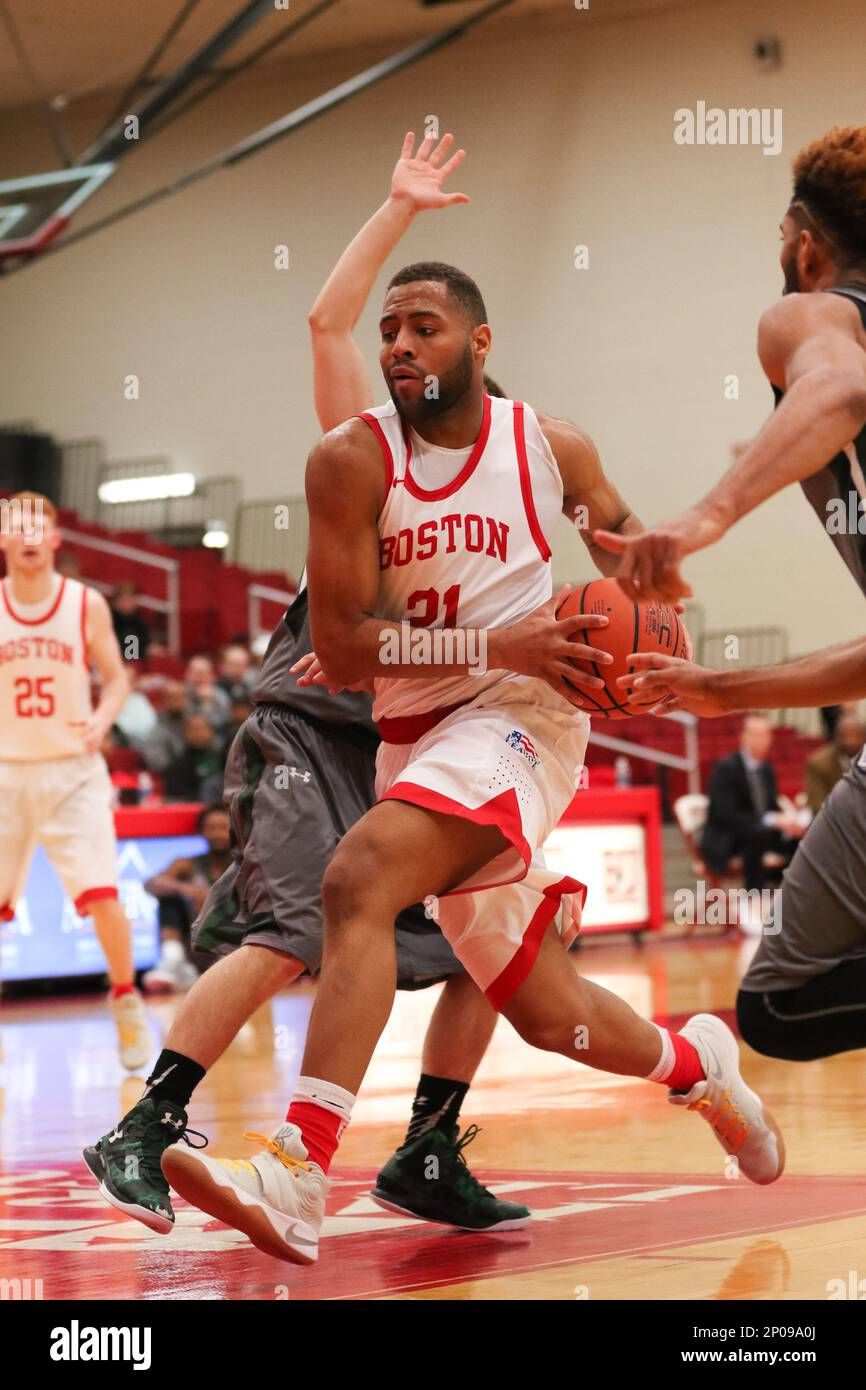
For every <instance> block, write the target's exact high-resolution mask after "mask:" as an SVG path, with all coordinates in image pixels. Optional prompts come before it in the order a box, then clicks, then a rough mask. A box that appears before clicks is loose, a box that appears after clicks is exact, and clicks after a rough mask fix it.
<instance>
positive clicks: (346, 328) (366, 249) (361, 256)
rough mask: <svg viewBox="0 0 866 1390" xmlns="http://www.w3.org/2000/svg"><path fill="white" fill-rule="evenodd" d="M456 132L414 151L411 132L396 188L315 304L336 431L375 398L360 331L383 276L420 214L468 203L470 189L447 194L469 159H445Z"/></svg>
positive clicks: (321, 413)
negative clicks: (450, 179) (357, 337)
mask: <svg viewBox="0 0 866 1390" xmlns="http://www.w3.org/2000/svg"><path fill="white" fill-rule="evenodd" d="M453 142H454V137H453V136H452V135H443V136H442V139H441V140H439V141H438V142H437V140H435V139H432V138H430V137H428V138H427V139H425V140H423V141H422V143H421V145H420V146H419V148H418V153H417V154H415V155H413V153H412V151H413V149H414V146H415V136H414V134H413V133H412V131H411V130H410V131H409V132H408V133H407V135H406V137H405V139H404V141H403V148H402V150H401V152H400V158H399V159H398V160H397V163H396V165H395V168H394V172H393V174H392V176H391V190H390V193H389V195H388V197H387V198H386V199H385V202H384V203H383V204H382V206H381V207H380V208H378V209H377V210H376V212H374V214H373V216H372V217H371V218H370V219H369V221H367V222H366V223H365V224H364V226H363V227H362V228H361V230H360V231H359V232H358V234H357V236H356V237H354V239H353V240H352V241H351V242H350V243H349V245H348V246H347V247H346V249H345V251H344V252H343V254H342V256H341V257H340V259H339V260H338V262H337V264H336V265H335V267H334V269H333V270H332V272H331V274H330V275H329V276H328V279H327V281H326V282H325V285H324V286H323V288H322V290H321V292H320V293H319V295H318V298H317V299H316V302H315V304H314V305H313V307H312V309H311V310H310V313H309V316H308V322H309V325H310V334H311V337H312V346H313V391H314V397H315V402H316V414H317V415H318V417H319V424H320V425H321V427H322V429H323V430H331V429H334V428H335V427H336V426H337V425H339V424H342V422H343V421H344V420H348V419H349V417H350V416H352V415H358V414H360V412H361V411H362V410H366V409H367V408H368V407H369V406H371V405H372V404H373V389H372V385H371V382H370V373H369V372H368V370H367V364H366V362H365V360H364V356H363V353H362V352H361V349H360V348H359V347H358V344H357V343H356V341H355V339H354V337H353V330H354V328H355V325H356V323H357V322H358V319H359V318H360V316H361V312H362V310H363V308H364V306H365V304H366V303H367V300H368V298H369V296H370V293H371V291H372V289H373V285H374V284H375V281H376V276H377V275H378V274H379V271H380V270H381V269H382V266H383V265H384V264H385V262H386V260H387V259H388V257H389V256H390V254H391V252H392V251H393V250H394V248H395V246H396V245H397V243H398V242H399V241H400V238H401V237H402V236H404V235H405V233H406V232H407V231H408V229H409V227H410V226H411V225H412V223H413V222H414V220H415V217H416V216H417V214H418V213H419V212H423V211H424V210H425V209H428V208H444V207H451V206H452V205H453V204H455V203H468V202H469V199H468V198H467V196H466V194H465V193H453V192H452V193H446V192H445V191H444V189H443V183H444V181H445V180H446V179H447V178H448V176H449V174H452V173H454V172H455V170H457V169H458V168H459V167H460V165H461V164H462V162H463V159H464V151H463V150H457V151H456V153H455V154H453V155H451V157H450V159H447V160H446V158H445V156H446V155H447V154H448V153H449V151H450V148H451V145H452V144H453Z"/></svg>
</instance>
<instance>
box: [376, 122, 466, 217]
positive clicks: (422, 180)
mask: <svg viewBox="0 0 866 1390" xmlns="http://www.w3.org/2000/svg"><path fill="white" fill-rule="evenodd" d="M453 143H454V136H453V135H443V136H442V139H441V140H440V141H439V142H438V144H437V142H436V139H435V138H434V137H433V136H431V135H428V136H427V137H426V138H425V139H424V140H423V141H422V142H421V145H420V147H419V149H418V153H417V154H415V155H413V153H412V150H413V148H414V145H415V133H414V131H411V130H410V131H407V133H406V138H405V139H404V141H403V149H402V150H401V152H400V158H399V159H398V160H397V163H396V165H395V166H394V173H393V174H392V176H391V197H392V198H396V199H402V200H404V201H406V202H408V203H410V204H411V206H412V207H413V208H414V209H415V211H416V212H422V211H423V210H424V209H425V208H447V207H451V206H452V204H454V203H468V202H469V199H468V197H467V196H466V194H465V193H446V192H445V191H444V189H443V187H442V185H443V183H444V182H445V180H446V179H447V178H448V176H449V174H453V173H454V171H455V170H456V169H459V168H460V165H461V164H462V163H463V160H464V159H465V158H466V151H465V150H457V152H456V153H455V154H453V155H452V156H451V158H450V159H449V160H447V162H445V163H443V160H445V156H446V155H447V153H448V151H449V150H450V148H451V146H452V145H453Z"/></svg>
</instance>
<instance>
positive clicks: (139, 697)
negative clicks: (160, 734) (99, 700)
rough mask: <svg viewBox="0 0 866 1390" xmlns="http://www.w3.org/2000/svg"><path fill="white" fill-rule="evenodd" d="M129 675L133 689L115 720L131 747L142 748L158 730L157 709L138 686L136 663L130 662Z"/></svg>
mask: <svg viewBox="0 0 866 1390" xmlns="http://www.w3.org/2000/svg"><path fill="white" fill-rule="evenodd" d="M129 666H130V668H131V669H130V670H129V676H130V679H131V681H132V689H131V690H130V692H129V694H128V695H127V697H126V699H125V701H124V702H123V707H122V709H121V711H120V713H119V714H118V716H117V719H116V720H115V724H116V726H117V728H118V729H119V730H120V732H121V733H122V734H123V737H124V739H125V740H126V743H127V746H128V747H130V748H139V749H140V748H141V745H142V744H143V743H146V742H147V740H148V739H149V738H150V736H151V734H153V733H154V732H155V730H156V726H157V717H156V710H155V709H154V707H153V705H152V704H151V703H150V700H149V699H148V698H147V696H146V695H145V693H144V691H143V690H141V689H140V688H139V686H138V677H137V676H136V673H135V663H134V662H130V663H129Z"/></svg>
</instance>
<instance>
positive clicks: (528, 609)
mask: <svg viewBox="0 0 866 1390" xmlns="http://www.w3.org/2000/svg"><path fill="white" fill-rule="evenodd" d="M380 328H381V340H382V341H381V350H380V363H381V366H382V370H383V373H384V376H385V379H386V382H387V385H388V390H389V394H390V396H391V400H390V401H389V403H388V404H386V405H384V406H379V407H378V408H376V409H374V410H372V411H366V412H364V414H363V415H362V416H361V417H360V418H359V419H355V420H351V421H348V422H346V423H345V424H343V425H341V426H339V427H338V428H337V429H335V430H332V431H330V433H328V434H327V435H325V437H324V438H323V440H322V441H321V442H320V443H319V444H318V445H317V446H316V448H315V449H314V450H313V452H312V454H311V456H310V460H309V465H308V473H307V500H308V505H309V513H310V540H309V550H308V579H309V592H310V609H311V617H312V635H313V643H314V647H315V651H316V653H317V656H318V658H319V660H320V662H321V665H322V668H323V672H324V678H325V680H326V682H328V683H329V684H331V685H334V686H340V685H351V684H354V683H356V682H358V681H363V680H367V679H370V678H372V679H373V681H374V684H375V692H376V702H375V708H374V717H375V718H376V720H377V723H378V726H379V731H380V734H381V736H382V739H383V742H382V745H381V747H380V750H379V754H378V759H377V793H378V796H379V801H378V802H377V804H376V805H375V806H374V807H373V808H372V810H371V811H369V812H368V813H367V814H366V815H365V816H364V817H363V818H362V819H361V820H360V821H358V822H357V824H356V825H355V826H354V827H352V828H351V829H350V830H349V831H348V833H347V834H346V835H345V836H344V837H343V839H342V841H341V842H340V845H339V847H338V848H337V850H336V853H335V855H334V857H333V859H332V860H331V863H330V866H329V868H328V870H327V872H326V874H325V878H324V881H323V884H322V899H323V904H324V910H325V924H326V925H325V954H324V962H323V968H322V976H321V983H320V986H319V992H318V997H317V999H316V1003H315V1006H314V1009H313V1014H312V1018H311V1021H310V1027H309V1032H308V1037H307V1045H306V1050H305V1054H304V1061H303V1065H302V1075H301V1077H300V1078H299V1081H298V1084H297V1088H296V1090H295V1095H294V1099H293V1101H292V1104H291V1106H290V1108H289V1113H288V1117H287V1123H286V1124H284V1125H281V1126H280V1128H279V1129H278V1130H277V1132H276V1133H275V1135H274V1136H273V1137H272V1138H270V1139H268V1140H265V1141H264V1152H263V1153H261V1154H259V1155H258V1156H257V1157H256V1158H255V1159H253V1160H252V1162H250V1161H243V1162H238V1161H237V1160H220V1159H211V1158H208V1157H206V1156H205V1155H204V1154H201V1153H193V1152H191V1151H189V1150H186V1151H182V1150H181V1148H180V1146H179V1145H175V1146H174V1147H172V1148H169V1149H167V1150H166V1151H165V1152H164V1154H163V1157H162V1168H163V1171H164V1173H165V1175H166V1177H167V1179H168V1180H169V1182H170V1183H171V1185H172V1186H173V1187H175V1189H176V1190H178V1191H179V1192H180V1193H181V1195H182V1196H185V1197H187V1198H188V1199H189V1200H191V1201H193V1202H194V1203H195V1204H196V1205H198V1206H200V1207H202V1208H203V1209H204V1210H206V1211H208V1212H210V1213H211V1214H212V1215H214V1216H216V1217H218V1218H219V1219H220V1220H223V1221H227V1222H229V1223H231V1224H232V1225H234V1226H236V1227H237V1228H238V1229H240V1230H242V1231H244V1232H245V1233H246V1234H247V1235H248V1236H249V1237H250V1239H251V1240H252V1241H253V1242H254V1243H255V1244H256V1245H257V1246H258V1247H259V1248H260V1249H262V1250H265V1251H267V1252H268V1253H270V1254H273V1255H276V1256H277V1257H279V1258H283V1259H287V1260H290V1261H293V1262H296V1263H302V1264H304V1263H309V1262H310V1261H312V1260H314V1259H316V1257H317V1253H318V1234H319V1229H320V1226H321V1222H322V1218H323V1214H324V1203H325V1194H326V1190H327V1179H326V1176H325V1175H326V1172H327V1169H328V1166H329V1164H330V1162H331V1159H332V1157H333V1154H334V1152H335V1151H336V1148H337V1145H338V1142H339V1138H340V1135H341V1133H342V1131H343V1130H344V1128H345V1126H346V1124H347V1122H348V1120H349V1116H350V1114H351V1110H352V1105H353V1103H354V1100H355V1094H356V1092H357V1090H358V1088H359V1086H360V1083H361V1081H362V1080H363V1077H364V1073H365V1071H366V1069H367V1066H368V1064H369V1061H370V1057H371V1055H372V1053H373V1050H374V1048H375V1045H376V1042H377V1040H378V1038H379V1035H380V1033H381V1030H382V1028H383V1027H384V1024H385V1022H386V1020H387V1018H388V1014H389V1012H390V1010H391V1006H392V1002H393V996H394V983H395V946H394V929H393V923H394V918H395V916H396V914H397V913H398V912H399V911H400V910H401V909H402V908H403V907H405V906H407V905H408V904H410V903H413V902H416V901H424V900H427V899H429V898H434V899H435V900H436V903H437V908H436V911H437V913H438V921H439V925H440V928H441V930H442V931H443V933H444V935H445V936H446V937H447V939H448V941H449V943H450V944H451V946H452V948H453V949H454V951H455V953H456V955H457V957H458V958H459V960H460V961H461V962H462V964H463V965H464V966H465V967H466V969H467V970H468V971H469V973H470V974H471V975H472V977H473V979H474V980H475V982H476V984H477V985H478V986H479V987H480V988H481V989H482V990H483V991H484V993H485V994H486V996H487V998H488V1000H489V1001H490V1002H491V1003H492V1004H493V1005H494V1006H495V1007H496V1008H497V1009H498V1010H499V1011H501V1012H502V1013H504V1014H505V1016H506V1017H507V1018H508V1019H509V1021H510V1022H511V1023H512V1024H513V1025H514V1027H515V1028H516V1029H517V1030H518V1032H520V1033H521V1034H522V1036H523V1037H524V1038H525V1039H526V1040H527V1041H528V1042H531V1043H533V1044H534V1045H535V1046H538V1047H542V1048H546V1049H548V1050H552V1051H557V1052H561V1053H562V1054H563V1055H565V1056H569V1057H571V1058H573V1059H575V1060H579V1061H581V1062H583V1063H586V1064H588V1065H590V1066H593V1067H598V1068H602V1069H604V1070H607V1071H611V1072H614V1073H618V1074H624V1075H631V1076H637V1077H645V1078H646V1079H648V1080H650V1081H655V1082H660V1083H662V1084H663V1085H665V1086H666V1087H667V1088H668V1090H669V1096H670V1099H671V1101H672V1102H673V1103H674V1104H676V1105H681V1106H688V1107H689V1108H692V1109H696V1110H699V1111H700V1112H701V1113H702V1114H703V1115H704V1117H705V1118H706V1119H707V1120H708V1121H709V1122H710V1124H711V1127H712V1129H713V1132H714V1133H715V1135H716V1137H717V1138H718V1139H719V1141H720V1142H721V1144H722V1146H723V1148H724V1149H725V1151H726V1152H727V1153H729V1154H731V1153H735V1154H736V1155H737V1157H738V1160H739V1164H740V1167H741V1169H742V1171H743V1173H744V1174H745V1175H746V1176H748V1177H749V1178H751V1179H752V1180H753V1181H755V1182H759V1183H768V1182H772V1181H774V1180H775V1179H776V1178H777V1177H778V1176H779V1175H780V1173H781V1171H782V1168H783V1165H784V1147H783V1144H782V1140H781V1136H780V1134H779V1132H778V1129H777V1128H776V1126H775V1124H774V1122H773V1121H772V1119H771V1117H770V1116H769V1115H768V1114H767V1112H766V1111H765V1110H764V1108H763V1106H762V1104H761V1102H760V1100H759V1098H758V1097H757V1096H756V1095H755V1094H754V1093H753V1092H752V1091H750V1090H749V1088H748V1087H747V1086H746V1085H745V1083H744V1082H743V1080H742V1078H741V1077H740V1075H739V1062H738V1052H737V1046H736V1042H735V1040H734V1038H733V1035H732V1034H731V1033H730V1031H729V1030H728V1029H727V1028H726V1026H725V1025H724V1024H723V1023H722V1022H721V1020H719V1019H716V1018H713V1017H712V1016H710V1015H697V1016H696V1017H695V1018H694V1019H691V1020H689V1022H688V1023H687V1024H686V1026H685V1028H684V1029H683V1032H682V1033H680V1034H677V1033H671V1032H668V1030H667V1029H662V1028H659V1027H657V1026H656V1025H655V1024H654V1023H651V1022H648V1021H646V1020H644V1019H641V1018H640V1017H638V1015H637V1014H635V1013H634V1012H633V1010H632V1009H630V1008H629V1007H628V1005H627V1004H625V1003H624V1002H623V1001H622V1000H620V999H618V998H617V997H616V996H614V995H612V994H610V993H609V992H608V991H606V990H604V989H601V988H600V987H599V986H597V985H594V984H591V983H590V982H588V981H585V980H582V979H580V978H579V977H578V975H577V974H576V972H575V971H574V969H573V967H572V965H571V962H569V960H568V958H567V956H566V946H567V943H568V940H569V938H570V937H571V936H572V935H573V933H574V931H575V930H576V926H577V922H576V920H575V918H576V916H577V915H578V914H577V911H575V912H574V913H571V914H566V915H565V918H563V916H562V915H559V917H558V914H557V909H558V907H559V905H560V902H561V900H562V899H563V898H567V899H569V900H570V901H571V902H572V903H573V904H578V903H579V902H580V900H581V898H582V896H583V893H584V888H583V885H581V884H580V883H579V882H578V881H577V880H575V879H572V878H570V877H562V876H560V875H558V874H557V873H555V872H554V871H552V870H550V869H547V868H546V867H545V865H544V861H543V858H542V856H541V853H540V850H541V847H542V845H543V844H544V841H545V839H546V838H547V836H548V834H549V833H550V831H551V830H552V829H553V827H554V826H555V825H556V824H557V822H558V820H559V818H560V816H561V815H562V813H563V811H564V810H565V808H566V807H567V805H568V804H569V802H570V801H571V799H572V797H573V795H574V789H575V784H576V780H577V777H578V775H579V769H580V768H581V766H582V762H583V754H584V749H585V746H586V738H587V733H588V720H587V717H586V715H585V714H584V713H583V712H582V711H581V710H580V709H579V708H576V706H577V705H579V704H580V702H581V700H582V699H583V698H584V696H582V695H581V694H580V693H579V692H577V691H575V689H574V688H573V685H572V683H571V682H572V680H574V679H575V678H579V679H581V680H583V677H582V676H581V677H578V673H577V668H576V666H575V665H574V663H573V655H574V652H575V648H574V647H573V646H571V645H570V639H571V637H572V635H573V634H574V635H575V636H576V634H577V632H578V630H579V629H580V628H581V626H582V625H583V624H584V623H585V621H586V620H585V617H578V618H577V619H575V618H571V619H559V618H557V615H556V610H557V606H558V604H559V602H560V601H561V597H562V594H559V595H557V596H556V597H554V596H552V581H551V572H550V548H549V543H548V541H549V536H550V535H551V533H552V530H553V527H554V525H555V523H556V519H557V517H558V516H559V514H560V513H562V512H564V514H565V515H566V516H572V515H573V513H574V494H575V491H576V479H577V478H578V477H580V478H581V480H582V487H585V480H586V440H585V437H584V436H583V435H582V434H581V432H580V431H579V430H577V429H575V428H574V427H573V426H571V425H568V424H565V423H564V422H561V421H557V420H553V419H550V418H547V417H539V416H537V415H536V414H535V412H534V411H533V410H531V408H530V407H529V406H524V405H522V404H520V403H518V402H514V401H509V400H500V399H491V397H490V396H489V395H487V394H486V392H485V391H484V388H483V372H484V362H485V359H486V357H487V354H488V352H489V350H490V345H491V332H490V328H489V326H488V324H487V315H486V311H485V307H484V302H483V300H482V298H481V294H480V292H479V290H478V287H477V285H475V283H474V281H472V280H471V279H470V278H469V276H467V275H465V274H464V273H463V272H461V271H459V270H457V269H455V268H454V267H453V266H447V265H443V264H441V263H438V262H422V263H418V264H415V265H412V266H408V267H406V268H405V269H404V270H402V271H400V272H399V273H398V274H397V275H395V276H394V277H393V278H392V280H391V282H390V284H389V287H388V291H387V294H386V297H385V304H384V309H383V314H382V319H381V323H380ZM581 520H582V521H583V522H584V524H586V519H585V518H581ZM589 522H590V525H591V524H592V523H591V518H589ZM425 629H426V635H427V637H428V638H429V639H430V640H429V644H428V646H427V648H426V649H425V648H422V647H420V646H419V645H418V639H419V637H420V638H422V639H423V636H424V635H425ZM410 638H411V639H413V640H412V649H411V652H410V653H408V654H407V646H408V642H409V639H410ZM413 658H414V659H413ZM589 685H590V688H592V682H590V683H589ZM584 688H586V683H585V681H584ZM557 922H558V924H559V929H558V926H557ZM560 930H561V933H562V934H561V935H560Z"/></svg>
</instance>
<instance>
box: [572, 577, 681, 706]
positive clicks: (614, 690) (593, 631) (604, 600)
mask: <svg viewBox="0 0 866 1390" xmlns="http://www.w3.org/2000/svg"><path fill="white" fill-rule="evenodd" d="M572 613H603V614H604V615H605V616H606V617H608V618H610V626H609V627H603V628H587V629H586V630H585V631H578V632H576V633H575V634H574V641H576V642H585V643H586V645H587V646H589V647H595V648H596V649H597V650H599V651H603V652H609V653H610V655H611V656H612V657H613V664H612V665H611V666H599V665H597V664H596V663H595V662H589V661H582V662H579V663H578V665H579V666H581V667H583V669H584V670H586V671H589V672H591V673H592V675H594V676H600V677H601V679H602V680H603V681H604V683H605V686H604V690H580V691H579V692H578V693H579V694H580V696H581V698H582V700H583V708H584V709H585V710H586V712H587V714H590V715H592V716H593V717H594V718H601V719H628V718H629V711H628V710H626V709H624V708H623V706H624V704H625V702H626V694H625V691H624V690H623V689H622V687H621V686H618V685H617V684H616V681H617V677H618V676H625V675H628V672H629V670H630V667H629V665H628V662H627V660H626V658H627V657H628V656H629V654H630V653H631V652H661V653H662V655H663V656H679V657H685V656H686V654H687V633H686V628H685V624H684V623H683V622H682V620H681V618H680V616H679V614H678V613H675V612H674V610H673V608H671V606H670V605H669V604H667V603H659V602H657V601H656V600H655V599H652V600H650V601H649V602H647V603H640V602H635V600H634V599H630V598H627V597H626V595H625V594H624V593H623V591H622V589H621V588H620V586H619V584H618V583H617V581H616V580H615V579H593V580H591V582H590V583H589V584H582V585H581V587H580V588H579V589H575V590H574V592H573V593H571V594H569V595H568V598H567V599H566V600H565V602H564V603H562V604H560V606H559V608H558V609H557V616H558V617H560V618H565V617H569V616H570V615H571V614H572Z"/></svg>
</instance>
